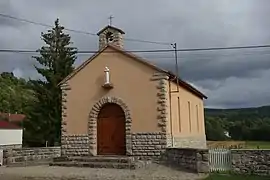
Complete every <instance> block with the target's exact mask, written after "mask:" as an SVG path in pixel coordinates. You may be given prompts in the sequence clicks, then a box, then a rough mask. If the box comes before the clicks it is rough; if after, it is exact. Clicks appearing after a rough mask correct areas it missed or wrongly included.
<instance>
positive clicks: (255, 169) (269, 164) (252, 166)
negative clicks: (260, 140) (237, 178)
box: [231, 149, 270, 176]
mask: <svg viewBox="0 0 270 180" xmlns="http://www.w3.org/2000/svg"><path fill="white" fill-rule="evenodd" d="M231 155H232V171H233V172H234V173H236V174H256V175H268V176H269V175H270V150H245V149H240V150H231Z"/></svg>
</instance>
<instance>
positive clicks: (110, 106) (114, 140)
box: [97, 103, 126, 155]
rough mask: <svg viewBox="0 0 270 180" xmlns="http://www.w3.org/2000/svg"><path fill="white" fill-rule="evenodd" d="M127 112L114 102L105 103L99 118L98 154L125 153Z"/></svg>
mask: <svg viewBox="0 0 270 180" xmlns="http://www.w3.org/2000/svg"><path fill="white" fill-rule="evenodd" d="M125 137H126V135H125V113H124V111H123V110H122V108H121V107H120V106H119V105H117V104H114V103H107V104H105V105H104V106H103V107H102V108H101V109H100V111H99V114H98V119H97V154H98V155H125V154H126V146H125V143H126V139H125Z"/></svg>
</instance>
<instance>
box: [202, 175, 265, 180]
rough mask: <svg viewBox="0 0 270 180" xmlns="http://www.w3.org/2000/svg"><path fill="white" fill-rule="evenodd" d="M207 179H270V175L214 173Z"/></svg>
mask: <svg viewBox="0 0 270 180" xmlns="http://www.w3.org/2000/svg"><path fill="white" fill-rule="evenodd" d="M205 180H270V177H261V176H237V175H219V174H212V175H210V176H209V177H208V178H206V179H205Z"/></svg>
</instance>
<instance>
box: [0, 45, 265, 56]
mask: <svg viewBox="0 0 270 180" xmlns="http://www.w3.org/2000/svg"><path fill="white" fill-rule="evenodd" d="M260 48H270V45H257V46H231V47H211V48H194V49H190V48H189V49H176V50H174V49H154V50H124V51H125V52H131V53H161V52H173V51H181V52H190V51H219V50H240V49H260ZM0 52H6V53H38V51H36V50H16V49H0ZM97 52H98V51H87V50H86V51H77V53H78V54H89V53H97ZM114 52H115V51H105V52H104V53H114Z"/></svg>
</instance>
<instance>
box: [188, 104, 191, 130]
mask: <svg viewBox="0 0 270 180" xmlns="http://www.w3.org/2000/svg"><path fill="white" fill-rule="evenodd" d="M190 111H191V107H190V102H189V101H188V120H189V132H191V131H192V127H191V125H192V124H191V112H190Z"/></svg>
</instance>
